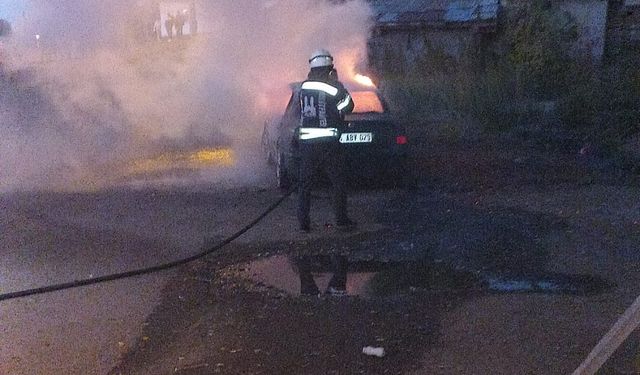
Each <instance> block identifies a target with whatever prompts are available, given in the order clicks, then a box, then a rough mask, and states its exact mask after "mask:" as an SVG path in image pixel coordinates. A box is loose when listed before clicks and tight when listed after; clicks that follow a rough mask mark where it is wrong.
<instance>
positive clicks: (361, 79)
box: [353, 73, 376, 87]
mask: <svg viewBox="0 0 640 375" xmlns="http://www.w3.org/2000/svg"><path fill="white" fill-rule="evenodd" d="M353 80H354V81H356V82H357V83H359V84H361V85H363V86H367V87H376V85H375V84H374V83H373V81H372V80H371V78H369V77H367V76H365V75H362V74H359V73H356V74H355V75H354V76H353Z"/></svg>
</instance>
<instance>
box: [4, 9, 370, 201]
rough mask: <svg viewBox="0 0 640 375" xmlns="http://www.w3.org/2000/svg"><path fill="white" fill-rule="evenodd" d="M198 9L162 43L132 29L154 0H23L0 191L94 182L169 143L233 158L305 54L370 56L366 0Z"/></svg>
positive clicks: (350, 63) (343, 60)
mask: <svg viewBox="0 0 640 375" xmlns="http://www.w3.org/2000/svg"><path fill="white" fill-rule="evenodd" d="M167 2H168V1H167ZM154 3H155V4H154ZM195 4H196V9H197V15H198V21H199V25H200V30H201V31H202V32H201V33H200V34H199V35H198V36H197V37H196V38H190V39H189V40H186V41H185V40H174V41H173V42H168V41H166V40H163V41H155V40H144V39H143V38H140V35H141V34H145V33H146V34H149V33H151V28H152V27H153V16H154V14H155V13H156V12H157V9H158V7H157V6H158V2H157V1H152V0H144V1H139V2H138V3H135V2H132V1H131V0H117V1H108V2H105V1H102V0H60V1H55V2H51V1H46V0H28V6H27V11H26V12H25V17H23V18H22V19H21V20H19V21H18V22H16V23H15V25H14V31H15V32H14V35H13V37H12V40H11V42H10V43H6V42H5V44H7V45H8V46H6V47H5V48H6V49H8V50H9V51H10V55H9V61H8V62H6V61H5V65H4V68H0V69H2V70H3V71H0V191H7V190H16V189H23V188H24V189H32V188H48V187H55V188H60V187H63V188H76V187H79V188H86V187H92V186H99V185H100V183H101V182H100V181H94V180H95V179H98V178H99V179H101V181H102V182H104V181H105V180H108V178H107V179H105V175H109V174H110V173H113V174H117V173H118V171H117V167H114V166H117V165H122V163H123V162H124V161H127V160H135V159H136V158H142V157H146V156H149V155H153V154H154V153H155V154H157V153H161V152H165V151H167V150H173V149H188V148H197V147H203V146H209V147H215V146H231V147H233V148H234V149H235V150H236V153H241V152H242V147H241V146H242V145H255V143H256V140H257V139H258V137H259V134H260V132H261V130H262V121H263V120H264V119H265V118H266V117H267V115H268V114H269V112H272V113H273V112H275V113H277V112H281V111H282V109H283V108H284V104H285V103H286V99H288V92H287V84H288V83H289V82H292V81H299V80H302V79H304V78H305V76H306V73H307V70H308V69H307V60H308V58H309V55H310V53H311V52H312V51H313V50H315V49H317V48H327V49H329V50H330V51H332V52H333V53H334V56H335V58H336V63H337V68H338V70H339V72H340V73H343V72H344V73H348V72H351V70H352V69H353V67H354V66H355V65H356V64H359V63H362V62H363V59H364V58H365V56H366V40H367V36H368V31H369V22H370V10H369V8H368V6H367V4H366V3H365V2H364V1H363V0H352V1H346V2H338V3H337V2H328V1H326V2H325V1H317V0H315V1H314V0H302V1H301V0H269V1H265V0H238V1H234V2H212V1H204V0H202V1H196V3H195ZM158 14H159V13H158ZM149 20H151V22H149ZM240 159H241V160H242V157H240ZM244 164H245V165H243V163H239V164H238V165H236V166H235V168H237V171H238V173H239V174H246V175H253V174H254V173H253V172H254V171H252V168H262V167H263V166H260V165H252V164H251V163H244Z"/></svg>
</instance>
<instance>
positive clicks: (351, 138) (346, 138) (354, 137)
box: [340, 133, 373, 143]
mask: <svg viewBox="0 0 640 375" xmlns="http://www.w3.org/2000/svg"><path fill="white" fill-rule="evenodd" d="M372 139H373V134H371V133H342V135H340V143H371V140H372Z"/></svg>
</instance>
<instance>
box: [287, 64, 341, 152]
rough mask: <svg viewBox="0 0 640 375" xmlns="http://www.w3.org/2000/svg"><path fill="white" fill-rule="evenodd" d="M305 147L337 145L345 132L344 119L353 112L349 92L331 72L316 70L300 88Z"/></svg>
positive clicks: (301, 134) (301, 135) (301, 133)
mask: <svg viewBox="0 0 640 375" xmlns="http://www.w3.org/2000/svg"><path fill="white" fill-rule="evenodd" d="M300 108H301V115H300V127H299V128H298V135H297V136H298V141H299V142H301V143H320V142H337V141H338V140H339V138H340V134H341V133H342V131H343V130H344V115H345V114H347V113H351V111H352V110H353V100H352V99H351V95H349V92H348V91H347V89H345V88H344V86H343V85H342V83H340V82H339V81H338V80H337V78H335V70H332V69H330V68H312V69H311V71H310V72H309V76H308V78H307V80H306V81H304V82H302V85H301V88H300Z"/></svg>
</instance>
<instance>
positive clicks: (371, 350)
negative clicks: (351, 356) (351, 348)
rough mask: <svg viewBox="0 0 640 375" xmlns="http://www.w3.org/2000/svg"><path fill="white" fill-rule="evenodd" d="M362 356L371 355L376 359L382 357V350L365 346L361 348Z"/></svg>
mask: <svg viewBox="0 0 640 375" xmlns="http://www.w3.org/2000/svg"><path fill="white" fill-rule="evenodd" d="M362 354H366V355H373V356H376V357H384V348H376V347H373V346H365V347H364V348H362Z"/></svg>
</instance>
